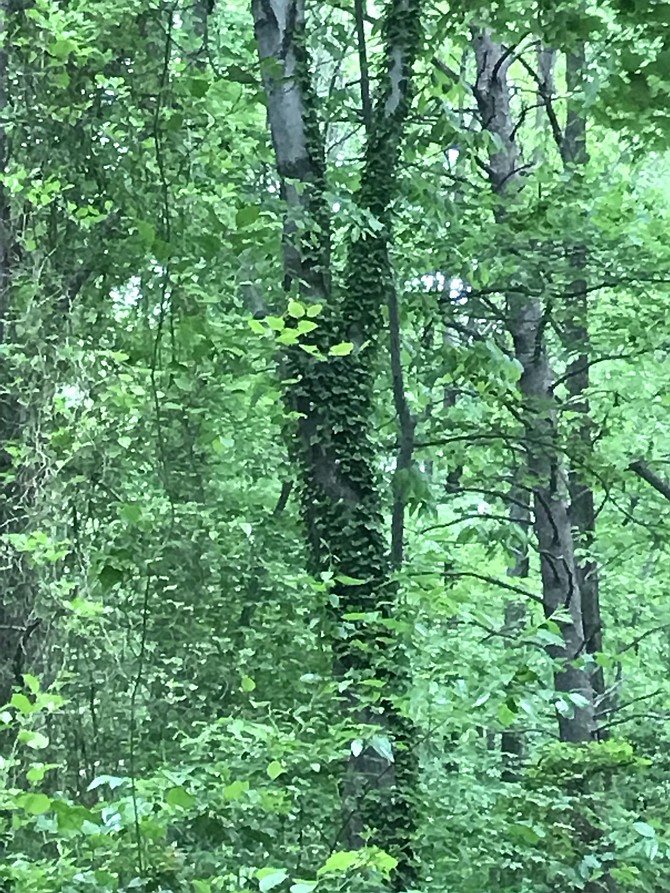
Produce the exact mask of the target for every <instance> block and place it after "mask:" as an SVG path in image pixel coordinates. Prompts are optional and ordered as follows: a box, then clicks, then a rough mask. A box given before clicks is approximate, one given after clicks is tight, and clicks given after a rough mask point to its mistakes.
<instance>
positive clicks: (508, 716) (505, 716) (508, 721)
mask: <svg viewBox="0 0 670 893" xmlns="http://www.w3.org/2000/svg"><path fill="white" fill-rule="evenodd" d="M516 716H517V715H516V713H515V712H514V711H513V710H510V708H509V707H508V706H507V704H501V705H500V707H498V722H499V723H500V725H501V726H502V727H503V729H507V728H509V726H511V725H512V723H513V722H514V720H515V719H516Z"/></svg>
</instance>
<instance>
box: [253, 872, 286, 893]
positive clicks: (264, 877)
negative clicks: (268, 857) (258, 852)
mask: <svg viewBox="0 0 670 893" xmlns="http://www.w3.org/2000/svg"><path fill="white" fill-rule="evenodd" d="M266 872H267V874H266ZM256 876H257V877H258V878H259V881H258V888H259V889H260V891H261V893H267V891H268V890H274V888H275V887H278V886H279V885H280V884H283V883H284V881H285V880H286V878H287V877H288V872H287V871H285V870H284V869H283V868H271V869H261V871H259V872H257V874H256Z"/></svg>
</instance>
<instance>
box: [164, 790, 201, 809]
mask: <svg viewBox="0 0 670 893" xmlns="http://www.w3.org/2000/svg"><path fill="white" fill-rule="evenodd" d="M165 801H166V803H169V805H170V806H178V807H179V808H180V809H190V808H191V807H192V806H193V805H194V804H195V797H194V796H193V794H189V792H188V791H187V790H186V788H183V787H182V786H181V785H179V786H177V787H174V788H170V790H169V791H168V792H167V794H166V795H165Z"/></svg>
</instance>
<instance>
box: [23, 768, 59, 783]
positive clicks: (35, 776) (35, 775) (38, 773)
mask: <svg viewBox="0 0 670 893" xmlns="http://www.w3.org/2000/svg"><path fill="white" fill-rule="evenodd" d="M57 767H58V764H57V763H33V765H32V766H31V767H30V769H28V771H27V772H26V778H27V779H28V781H29V782H30V783H31V784H37V783H38V782H40V781H42V779H43V778H44V776H45V775H46V774H47V772H48V771H49V770H50V769H56V768H57Z"/></svg>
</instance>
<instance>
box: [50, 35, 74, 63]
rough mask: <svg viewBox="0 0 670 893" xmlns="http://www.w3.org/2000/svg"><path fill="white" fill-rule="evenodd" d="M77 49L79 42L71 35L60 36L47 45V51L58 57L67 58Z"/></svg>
mask: <svg viewBox="0 0 670 893" xmlns="http://www.w3.org/2000/svg"><path fill="white" fill-rule="evenodd" d="M76 49H77V44H76V43H75V42H74V41H73V40H70V38H69V37H58V38H57V39H56V40H54V41H52V42H51V43H50V44H49V46H48V47H47V53H49V55H50V56H54V57H55V58H56V59H67V57H68V56H69V55H70V53H73V52H74V51H75V50H76Z"/></svg>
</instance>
